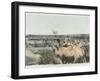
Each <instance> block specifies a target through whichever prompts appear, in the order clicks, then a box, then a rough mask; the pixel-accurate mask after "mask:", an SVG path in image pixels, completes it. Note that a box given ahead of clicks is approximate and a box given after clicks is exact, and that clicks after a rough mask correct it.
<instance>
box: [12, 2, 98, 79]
mask: <svg viewBox="0 0 100 81" xmlns="http://www.w3.org/2000/svg"><path fill="white" fill-rule="evenodd" d="M11 42H12V54H11V56H12V57H11V62H12V63H11V77H12V78H14V79H25V78H42V77H57V76H71V75H86V74H97V7H96V6H81V5H64V4H49V3H31V2H12V41H11Z"/></svg>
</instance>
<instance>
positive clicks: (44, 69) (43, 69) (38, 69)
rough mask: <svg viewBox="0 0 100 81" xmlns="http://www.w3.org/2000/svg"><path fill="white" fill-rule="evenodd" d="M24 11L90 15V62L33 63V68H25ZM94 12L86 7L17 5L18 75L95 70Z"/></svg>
mask: <svg viewBox="0 0 100 81" xmlns="http://www.w3.org/2000/svg"><path fill="white" fill-rule="evenodd" d="M25 12H45V13H59V12H60V13H62V14H63V13H64V14H86V15H90V63H85V64H75V65H74V64H72V65H54V66H53V65H42V66H37V65H34V67H33V68H30V69H27V68H25ZM94 34H95V12H94V10H86V9H69V8H52V7H39V6H38V7H37V6H20V7H19V75H20V76H23V75H40V74H55V73H73V72H88V71H95V43H94V42H95V37H94Z"/></svg>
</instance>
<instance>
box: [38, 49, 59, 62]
mask: <svg viewBox="0 0 100 81" xmlns="http://www.w3.org/2000/svg"><path fill="white" fill-rule="evenodd" d="M60 63H61V61H60V60H59V59H58V58H57V57H56V56H55V54H54V53H53V52H52V51H50V50H43V51H42V53H41V57H40V62H39V64H60Z"/></svg>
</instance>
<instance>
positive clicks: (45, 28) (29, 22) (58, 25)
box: [25, 13, 89, 35]
mask: <svg viewBox="0 0 100 81" xmlns="http://www.w3.org/2000/svg"><path fill="white" fill-rule="evenodd" d="M25 16H26V21H25V22H26V35H28V34H32V35H54V34H55V35H67V34H68V35H70V34H89V16H85V15H69V14H68V15H58V14H57V15H56V14H43V13H25Z"/></svg>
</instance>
